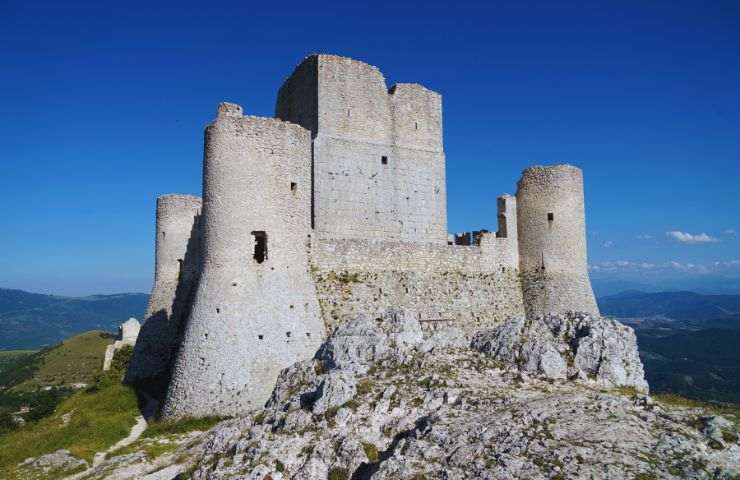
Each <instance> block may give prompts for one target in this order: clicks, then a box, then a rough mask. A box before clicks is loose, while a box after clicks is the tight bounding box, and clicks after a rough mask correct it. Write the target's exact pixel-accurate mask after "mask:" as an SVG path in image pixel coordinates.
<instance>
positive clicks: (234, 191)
mask: <svg viewBox="0 0 740 480" xmlns="http://www.w3.org/2000/svg"><path fill="white" fill-rule="evenodd" d="M204 162H205V163H204V179H203V222H202V224H203V243H202V246H203V261H202V272H201V276H200V280H199V283H198V288H197V292H196V294H195V298H194V301H193V307H192V311H191V314H190V316H189V319H188V321H187V326H186V328H185V332H184V335H183V338H182V343H181V346H180V349H179V351H178V354H177V359H176V362H175V365H174V369H173V376H172V381H171V384H170V387H169V390H168V394H167V399H166V401H165V405H164V408H163V411H162V415H163V416H164V417H166V418H175V417H182V416H203V415H213V414H219V415H238V414H242V413H244V412H246V411H249V410H252V409H255V408H259V407H261V406H262V405H263V404H264V402H265V401H266V400H267V398H268V397H269V395H270V392H271V390H272V388H273V386H274V384H275V380H276V379H277V376H278V373H279V372H280V370H281V369H282V368H285V367H287V366H288V365H291V364H292V363H294V362H296V361H298V360H303V359H307V358H310V357H311V356H312V355H313V353H314V352H315V350H316V348H317V347H318V346H319V344H320V342H321V339H322V336H323V324H322V322H321V320H320V316H319V309H318V301H317V296H316V291H315V287H314V284H313V282H312V280H311V277H310V274H309V271H308V257H307V250H306V242H307V239H308V236H309V234H310V231H311V225H310V214H309V212H310V194H311V137H310V134H309V132H308V131H307V130H305V129H304V128H302V127H300V126H298V125H295V124H291V123H288V122H283V121H280V120H276V119H269V118H258V117H249V116H242V113H241V108H240V107H239V106H238V105H234V104H228V103H224V104H220V105H219V109H218V117H217V118H216V120H215V121H214V122H213V123H211V124H210V125H209V126H208V127H207V128H206V136H205V159H204Z"/></svg>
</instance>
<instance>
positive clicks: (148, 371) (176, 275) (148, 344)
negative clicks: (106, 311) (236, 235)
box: [126, 194, 201, 398]
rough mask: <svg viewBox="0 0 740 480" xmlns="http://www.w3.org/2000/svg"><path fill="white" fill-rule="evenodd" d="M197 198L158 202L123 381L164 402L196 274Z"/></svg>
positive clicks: (164, 198)
mask: <svg viewBox="0 0 740 480" xmlns="http://www.w3.org/2000/svg"><path fill="white" fill-rule="evenodd" d="M200 210H201V199H200V198H199V197H194V196H191V195H177V194H170V195H162V196H160V197H159V198H157V222H156V239H155V245H156V247H155V269H154V288H152V293H151V296H150V297H149V305H148V307H147V311H146V314H145V316H144V318H145V321H144V324H143V326H142V328H141V332H140V334H139V337H138V340H137V342H136V345H135V347H134V353H133V355H132V357H131V362H130V364H129V369H128V371H127V372H126V381H127V382H129V383H136V384H139V385H140V386H141V387H142V388H144V389H145V390H147V391H148V392H149V393H150V394H151V395H154V396H156V397H157V398H162V397H163V396H164V393H165V391H166V387H167V382H168V380H169V373H170V368H171V364H172V357H173V352H174V350H175V349H176V347H177V342H178V336H179V333H180V332H181V330H182V326H183V322H184V320H185V317H186V316H187V313H188V311H189V307H190V305H189V302H190V300H191V298H192V292H193V289H194V288H195V285H196V283H197V277H198V271H199V253H200V252H199V251H200V233H199V219H200Z"/></svg>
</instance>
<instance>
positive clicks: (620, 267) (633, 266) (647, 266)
mask: <svg viewBox="0 0 740 480" xmlns="http://www.w3.org/2000/svg"><path fill="white" fill-rule="evenodd" d="M655 267H656V265H655V264H654V263H648V262H630V261H628V260H612V261H606V262H598V263H594V264H591V265H589V266H588V269H589V270H591V271H594V272H636V271H641V270H652V269H654V268H655Z"/></svg>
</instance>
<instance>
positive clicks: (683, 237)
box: [665, 230, 719, 243]
mask: <svg viewBox="0 0 740 480" xmlns="http://www.w3.org/2000/svg"><path fill="white" fill-rule="evenodd" d="M665 234H666V235H667V236H668V238H671V239H673V240H676V241H678V242H681V243H714V242H719V239H718V238H715V237H712V236H710V235H707V234H706V233H704V232H702V233H697V234H692V233H687V232H681V231H678V230H674V231H671V232H665Z"/></svg>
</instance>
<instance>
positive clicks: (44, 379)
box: [14, 331, 113, 391]
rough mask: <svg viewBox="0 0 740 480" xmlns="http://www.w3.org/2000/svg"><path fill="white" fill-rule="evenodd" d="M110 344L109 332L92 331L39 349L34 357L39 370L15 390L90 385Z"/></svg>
mask: <svg viewBox="0 0 740 480" xmlns="http://www.w3.org/2000/svg"><path fill="white" fill-rule="evenodd" d="M112 342H113V336H112V335H111V334H110V333H107V332H102V331H92V332H86V333H83V334H80V335H77V336H76V337H72V338H70V339H67V340H65V341H64V342H63V343H62V344H60V345H57V346H55V347H52V348H50V349H48V350H42V351H41V352H39V353H38V354H36V355H34V357H36V358H35V360H36V361H37V362H38V363H37V365H38V369H37V370H36V371H35V372H34V374H33V376H32V377H31V378H29V379H27V380H25V381H24V382H22V383H20V384H19V385H16V386H15V387H14V389H16V390H19V391H30V390H35V389H36V388H38V387H40V386H46V385H69V384H72V383H88V384H89V383H92V381H93V379H94V377H95V374H96V373H97V372H98V371H99V370H100V368H101V366H102V365H103V356H104V355H105V347H106V345H108V344H110V343H112ZM32 359H33V358H32V357H31V358H29V360H32Z"/></svg>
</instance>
